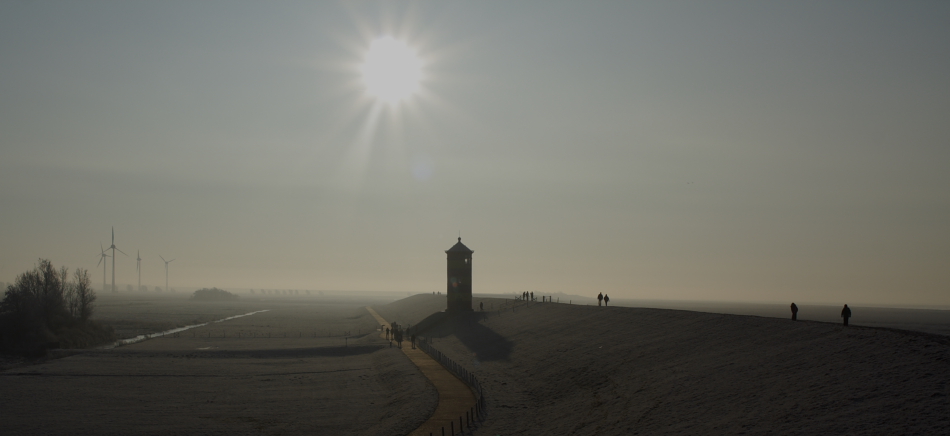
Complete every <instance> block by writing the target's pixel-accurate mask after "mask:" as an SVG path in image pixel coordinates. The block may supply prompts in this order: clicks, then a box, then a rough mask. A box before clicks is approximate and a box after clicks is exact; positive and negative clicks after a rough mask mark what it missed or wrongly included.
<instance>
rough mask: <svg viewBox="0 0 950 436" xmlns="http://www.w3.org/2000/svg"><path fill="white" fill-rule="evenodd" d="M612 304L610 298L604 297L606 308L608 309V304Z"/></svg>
mask: <svg viewBox="0 0 950 436" xmlns="http://www.w3.org/2000/svg"><path fill="white" fill-rule="evenodd" d="M609 302H610V297H608V296H606V295H604V307H607V303H609Z"/></svg>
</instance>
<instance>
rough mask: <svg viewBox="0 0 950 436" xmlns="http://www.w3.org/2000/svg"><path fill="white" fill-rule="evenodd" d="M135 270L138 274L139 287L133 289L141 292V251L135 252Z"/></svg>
mask: <svg viewBox="0 0 950 436" xmlns="http://www.w3.org/2000/svg"><path fill="white" fill-rule="evenodd" d="M135 270H136V271H138V273H139V287H137V288H135V290H136V291H137V292H142V253H141V250H135Z"/></svg>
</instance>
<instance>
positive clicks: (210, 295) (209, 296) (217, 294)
mask: <svg viewBox="0 0 950 436" xmlns="http://www.w3.org/2000/svg"><path fill="white" fill-rule="evenodd" d="M191 298H192V299H193V300H236V299H237V298H238V296H237V294H232V293H230V292H228V291H225V290H224V289H218V288H211V289H208V288H202V289H199V290H197V291H195V293H194V295H192V296H191Z"/></svg>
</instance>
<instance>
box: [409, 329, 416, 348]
mask: <svg viewBox="0 0 950 436" xmlns="http://www.w3.org/2000/svg"><path fill="white" fill-rule="evenodd" d="M409 341H411V342H412V349H413V350H415V349H416V334H415V333H413V334H412V336H410V337H409Z"/></svg>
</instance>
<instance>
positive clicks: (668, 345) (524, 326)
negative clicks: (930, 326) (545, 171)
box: [380, 295, 950, 435]
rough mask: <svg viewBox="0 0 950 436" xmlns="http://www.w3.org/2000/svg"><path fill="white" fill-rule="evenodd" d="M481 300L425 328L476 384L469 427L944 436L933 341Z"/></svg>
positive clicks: (400, 310)
mask: <svg viewBox="0 0 950 436" xmlns="http://www.w3.org/2000/svg"><path fill="white" fill-rule="evenodd" d="M479 302H480V301H479V299H476V301H475V306H476V307H478V303H479ZM484 302H485V306H486V309H487V308H488V307H493V308H494V309H496V311H495V312H489V313H487V318H483V319H480V320H479V319H476V318H477V317H473V318H469V319H467V320H458V321H454V322H449V323H446V324H443V325H442V326H441V327H440V328H436V329H433V330H431V331H429V336H430V337H432V340H433V345H434V346H435V347H436V348H438V349H439V350H441V351H443V352H445V353H447V354H448V355H450V357H452V358H453V359H454V360H455V361H457V362H459V363H461V364H462V365H463V366H465V367H466V368H468V369H469V370H470V371H472V372H474V373H475V374H476V375H478V377H479V379H480V380H481V382H482V385H483V387H484V389H485V394H486V396H487V400H488V417H487V420H486V421H485V422H484V423H483V424H482V426H481V427H480V428H479V430H478V431H477V432H476V434H485V435H496V434H503V435H508V434H531V435H534V434H537V435H542V434H546V435H547V434H577V435H625V434H644V435H656V434H660V435H662V434H721V435H727V434H728V435H731V434H802V435H815V434H835V435H838V434H879V435H893V434H950V413H948V411H950V338H948V337H946V336H939V335H930V334H926V333H916V332H904V331H896V330H889V329H880V328H869V327H848V328H843V327H841V326H840V325H837V324H832V323H821V322H814V321H799V322H793V321H790V320H786V319H777V318H765V317H755V316H741V315H726V314H712V313H702V312H691V311H680V310H665V309H637V308H627V307H616V308H615V307H610V308H600V307H596V306H578V305H573V306H572V305H566V304H551V303H546V304H532V305H531V306H530V307H528V306H525V305H523V304H519V305H517V306H509V307H507V309H506V310H501V311H498V309H500V308H502V307H503V306H504V305H505V301H504V300H484ZM509 303H510V301H509ZM443 304H444V302H443V300H442V299H441V298H437V297H432V296H426V295H421V296H416V297H412V298H410V299H406V300H402V301H400V302H396V303H393V304H391V305H389V306H388V307H384V308H381V309H380V313H381V314H382V313H383V312H386V311H388V316H390V317H391V318H393V319H401V320H402V322H404V323H416V322H419V321H420V320H421V318H420V315H421V314H423V313H425V312H427V311H431V310H433V309H434V310H438V309H441V307H442V305H443ZM384 316H386V315H384Z"/></svg>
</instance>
